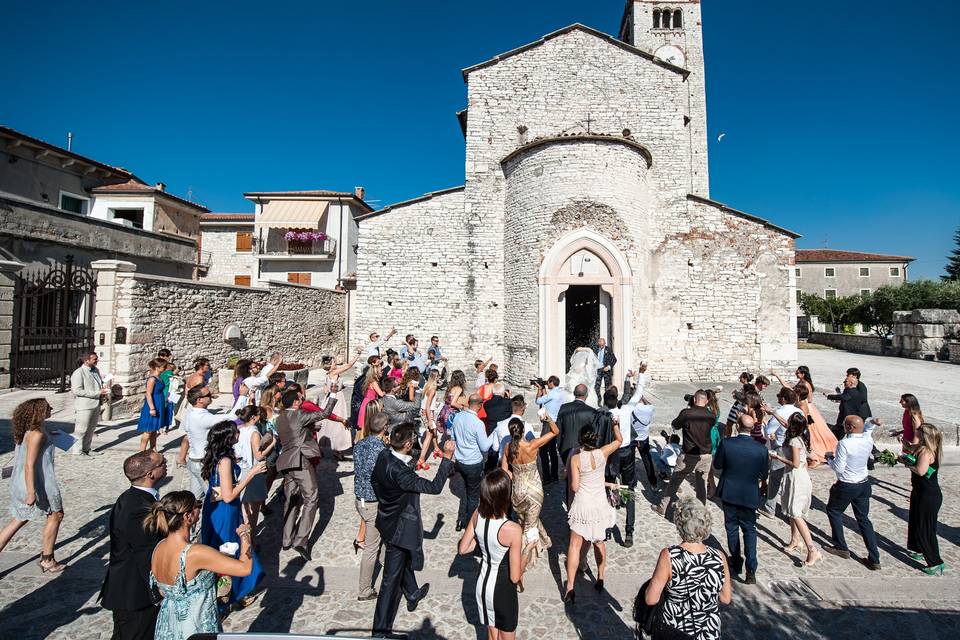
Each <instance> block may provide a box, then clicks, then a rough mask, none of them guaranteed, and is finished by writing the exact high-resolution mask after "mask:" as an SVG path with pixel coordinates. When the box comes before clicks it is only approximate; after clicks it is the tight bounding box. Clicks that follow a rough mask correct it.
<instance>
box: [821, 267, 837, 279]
mask: <svg viewBox="0 0 960 640" xmlns="http://www.w3.org/2000/svg"><path fill="white" fill-rule="evenodd" d="M836 275H837V270H836V269H834V268H833V267H824V268H823V277H825V278H832V277H834V276H836Z"/></svg>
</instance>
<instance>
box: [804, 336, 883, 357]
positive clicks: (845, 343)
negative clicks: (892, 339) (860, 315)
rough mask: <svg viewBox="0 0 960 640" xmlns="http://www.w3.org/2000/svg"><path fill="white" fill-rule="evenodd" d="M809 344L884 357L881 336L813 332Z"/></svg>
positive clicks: (808, 339)
mask: <svg viewBox="0 0 960 640" xmlns="http://www.w3.org/2000/svg"><path fill="white" fill-rule="evenodd" d="M807 341H808V342H812V343H813V344H822V345H826V346H828V347H833V348H834V349H843V350H844V351H853V352H854V353H870V354H873V355H877V356H879V355H883V352H884V349H883V338H881V337H880V336H864V335H856V334H852V333H827V332H821V331H811V332H810V337H809V338H807Z"/></svg>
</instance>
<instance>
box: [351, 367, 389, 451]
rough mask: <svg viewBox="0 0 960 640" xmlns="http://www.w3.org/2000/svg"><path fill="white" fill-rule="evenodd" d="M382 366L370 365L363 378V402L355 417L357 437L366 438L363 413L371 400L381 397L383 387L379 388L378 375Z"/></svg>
mask: <svg viewBox="0 0 960 640" xmlns="http://www.w3.org/2000/svg"><path fill="white" fill-rule="evenodd" d="M382 371H383V368H382V366H381V365H380V364H373V365H370V369H369V370H368V371H367V377H366V378H364V380H363V402H362V403H361V404H360V415H359V416H358V417H357V427H358V428H359V429H360V435H359V436H358V438H359V439H360V440H362V439H363V438H366V437H367V435H369V434H367V430H366V429H364V428H363V423H364V414H366V412H367V405H368V404H370V402H372V401H373V400H376V399H378V398H382V397H383V389H381V388H380V375H381V373H382Z"/></svg>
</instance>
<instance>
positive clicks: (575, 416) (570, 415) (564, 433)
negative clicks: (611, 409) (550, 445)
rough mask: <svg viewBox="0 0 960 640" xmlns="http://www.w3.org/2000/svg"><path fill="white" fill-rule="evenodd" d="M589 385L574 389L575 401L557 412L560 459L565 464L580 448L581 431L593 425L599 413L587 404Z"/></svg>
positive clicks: (566, 404)
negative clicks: (572, 452) (571, 454)
mask: <svg viewBox="0 0 960 640" xmlns="http://www.w3.org/2000/svg"><path fill="white" fill-rule="evenodd" d="M588 393H589V389H587V385H585V384H578V385H577V386H576V387H574V389H573V400H572V401H571V402H567V403H565V404H563V405H562V406H561V407H560V411H558V412H557V427H559V429H560V438H559V440H560V457H561V458H562V459H563V464H564V465H566V464H567V458H569V457H570V452H571V451H573V449H574V448H576V447H579V446H580V430H581V429H583V428H584V427H587V426H590V425H592V424H593V417H594V416H595V415H596V413H597V411H596V409H594V408H593V407H591V406H590V405H588V404H587V394H588Z"/></svg>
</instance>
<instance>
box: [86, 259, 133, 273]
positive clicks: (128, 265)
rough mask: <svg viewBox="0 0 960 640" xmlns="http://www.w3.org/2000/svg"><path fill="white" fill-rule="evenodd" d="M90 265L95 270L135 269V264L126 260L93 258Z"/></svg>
mask: <svg viewBox="0 0 960 640" xmlns="http://www.w3.org/2000/svg"><path fill="white" fill-rule="evenodd" d="M90 266H91V267H93V268H94V269H96V270H97V271H136V270H137V265H135V264H133V263H132V262H127V261H126V260H94V261H93V262H91V263H90Z"/></svg>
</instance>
